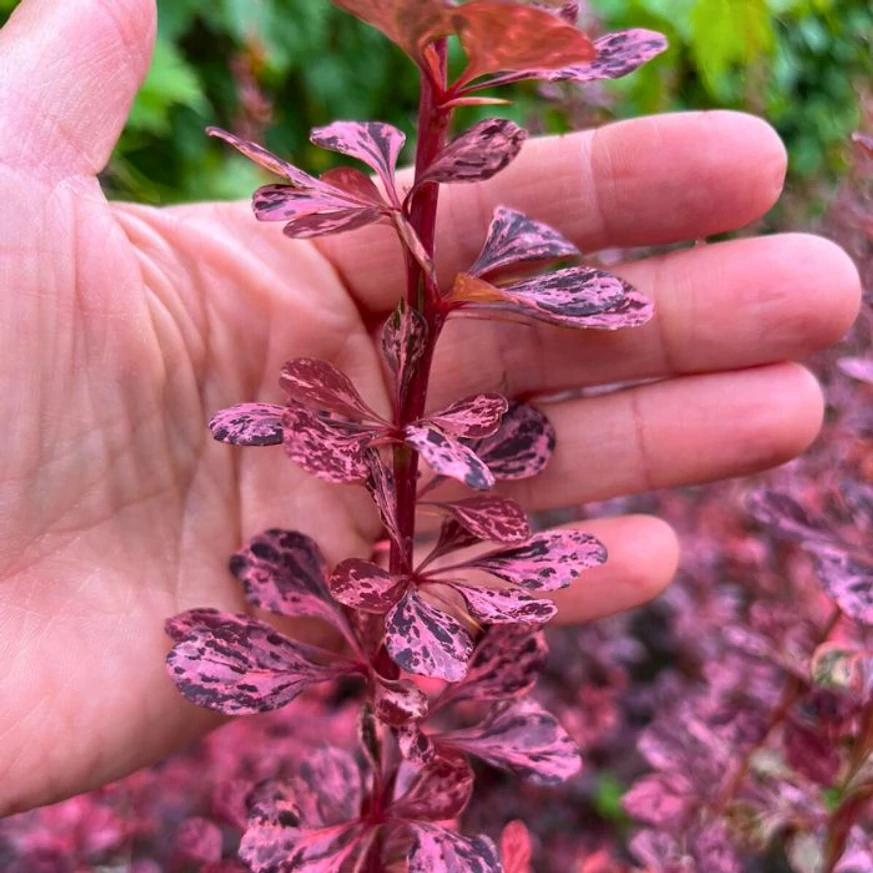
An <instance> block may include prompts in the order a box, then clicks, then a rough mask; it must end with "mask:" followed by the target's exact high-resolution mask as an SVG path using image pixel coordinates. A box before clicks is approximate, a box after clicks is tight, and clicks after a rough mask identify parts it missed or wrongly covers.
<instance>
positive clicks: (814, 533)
mask: <svg viewBox="0 0 873 873" xmlns="http://www.w3.org/2000/svg"><path fill="white" fill-rule="evenodd" d="M746 508H747V509H748V510H749V512H751V513H752V515H753V516H754V517H755V518H756V519H757V520H758V521H759V522H761V524H764V525H766V526H767V527H769V528H771V529H772V530H773V532H774V533H776V534H779V535H780V536H782V537H785V538H787V539H791V540H794V541H795V542H801V543H807V544H810V545H822V544H824V545H828V544H830V543H832V542H833V541H834V539H835V533H834V532H833V530H832V529H831V527H830V525H828V524H827V522H826V521H825V520H824V519H823V518H821V517H820V516H819V515H817V514H816V513H814V512H810V511H809V510H808V509H807V508H806V507H805V506H803V505H802V504H801V503H800V502H799V501H797V500H795V498H794V497H792V496H791V495H790V494H786V493H785V492H783V491H773V490H772V489H769V488H758V489H756V490H755V491H752V492H751V493H750V494H749V495H748V496H747V498H746Z"/></svg>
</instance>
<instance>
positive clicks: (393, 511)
mask: <svg viewBox="0 0 873 873" xmlns="http://www.w3.org/2000/svg"><path fill="white" fill-rule="evenodd" d="M366 462H367V468H368V471H369V472H368V476H367V480H366V482H365V483H364V484H365V485H366V486H367V491H369V492H370V497H372V498H373V503H375V504H376V509H378V510H379V517H380V518H381V519H382V524H383V525H385V530H387V531H388V536H390V537H391V539H392V540H393V541H394V542H395V543H398V544H400V545H402V543H401V540H402V537H401V535H400V526H399V524H398V521H397V492H396V489H395V487H394V471H393V470H392V469H391V467H390V466H389V464H388V463H386V462H385V461H383V460H382V458H381V457H380V455H379V452H378V451H376V450H375V449H371V450H370V451H368V452H367V455H366Z"/></svg>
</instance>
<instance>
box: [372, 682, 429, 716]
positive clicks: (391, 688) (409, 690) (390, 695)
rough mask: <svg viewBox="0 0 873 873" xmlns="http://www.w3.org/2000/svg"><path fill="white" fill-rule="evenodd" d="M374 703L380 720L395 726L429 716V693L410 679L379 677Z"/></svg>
mask: <svg viewBox="0 0 873 873" xmlns="http://www.w3.org/2000/svg"><path fill="white" fill-rule="evenodd" d="M373 705H374V706H375V711H376V715H377V716H378V717H379V720H380V721H383V722H385V723H386V724H390V725H393V726H395V727H398V726H400V725H405V724H408V723H409V722H411V721H421V720H422V719H424V718H426V717H427V695H426V694H425V693H424V692H423V691H422V690H421V689H420V688H419V687H418V686H417V685H416V684H415V683H414V682H410V681H409V680H408V679H397V680H391V679H384V678H382V677H379V678H378V679H377V681H376V683H375V692H374V701H373Z"/></svg>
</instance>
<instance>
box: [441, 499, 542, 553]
mask: <svg viewBox="0 0 873 873" xmlns="http://www.w3.org/2000/svg"><path fill="white" fill-rule="evenodd" d="M436 505H437V506H438V507H439V508H440V509H442V510H444V511H445V512H448V513H449V514H450V515H451V516H452V517H453V518H455V519H457V521H458V522H460V524H461V525H463V527H464V528H465V529H466V530H468V531H469V532H470V533H472V534H473V535H474V536H475V537H476V538H477V539H479V540H494V541H496V542H498V543H520V542H524V540H526V539H528V538H529V537H530V535H531V532H530V525H529V524H528V520H527V515H526V514H525V511H524V510H523V509H522V508H521V506H519V504H518V503H516V502H515V501H514V500H509V499H507V498H505V497H495V496H492V495H490V494H480V495H477V496H475V497H467V498H465V499H464V500H456V501H455V502H454V503H438V504H436Z"/></svg>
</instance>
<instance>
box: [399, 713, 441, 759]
mask: <svg viewBox="0 0 873 873" xmlns="http://www.w3.org/2000/svg"><path fill="white" fill-rule="evenodd" d="M395 733H396V735H397V745H398V747H399V748H400V754H401V755H403V758H404V760H406V761H409V763H410V764H414V765H415V766H417V767H423V766H424V765H425V764H429V763H430V762H431V761H433V759H434V758H435V757H436V754H437V750H436V746H435V745H434V744H433V743H432V742H431V739H430V737H429V736H428V735H427V734H426V733H425V732H424V731H423V730H422V729H421V728H420V727H419V726H418V725H417V724H406V725H403V726H402V727H399V728H398V729H397V730H396V731H395Z"/></svg>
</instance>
